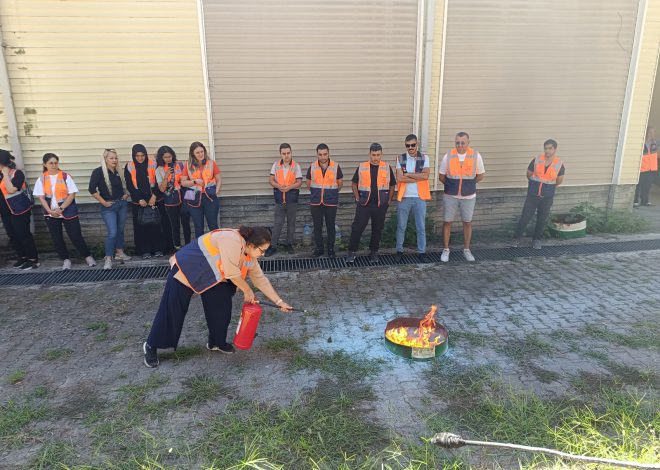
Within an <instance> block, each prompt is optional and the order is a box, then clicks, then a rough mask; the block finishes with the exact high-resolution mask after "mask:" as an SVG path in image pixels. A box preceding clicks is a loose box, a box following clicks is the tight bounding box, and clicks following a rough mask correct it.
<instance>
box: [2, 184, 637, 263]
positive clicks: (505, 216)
mask: <svg viewBox="0 0 660 470" xmlns="http://www.w3.org/2000/svg"><path fill="white" fill-rule="evenodd" d="M526 191H527V190H526V189H523V188H515V189H511V188H509V189H482V190H479V193H478V195H477V204H476V208H475V214H474V219H473V226H474V228H475V229H477V230H487V229H496V228H500V227H502V226H503V225H506V224H511V222H513V221H514V220H515V219H516V218H517V217H519V216H520V212H521V210H522V206H523V202H524V200H525V196H526ZM634 194H635V185H619V186H615V185H594V186H564V187H561V188H560V189H559V190H558V191H557V195H556V196H555V203H554V206H553V208H552V211H553V213H560V212H568V211H569V210H570V209H571V208H573V207H575V206H577V205H578V204H580V203H582V202H589V203H591V204H593V205H594V206H596V207H607V206H608V205H609V206H610V207H612V208H615V209H626V210H632V200H633V196H634ZM308 202H309V195H301V201H300V203H301V207H300V209H299V211H298V218H297V232H296V239H297V240H298V241H300V240H301V239H302V232H303V227H304V226H305V224H310V225H312V217H311V214H310V212H309V209H308V207H306V206H305V205H306V204H307V203H308ZM79 208H80V221H81V224H82V228H83V234H84V235H85V239H86V240H87V243H88V244H89V245H90V247H93V246H97V245H102V244H103V241H104V239H105V225H104V224H103V220H102V219H101V215H100V212H99V205H98V204H80V205H79ZM273 208H274V202H273V198H272V196H228V197H222V198H221V199H220V226H221V227H237V226H239V225H241V224H244V225H266V226H272V223H273ZM395 213H396V202H395V203H394V204H393V207H391V208H390V210H389V211H388V219H389V218H390V217H392V216H393V215H394V214H395ZM354 214H355V202H354V201H353V198H352V195H351V194H342V195H341V197H340V206H339V210H338V212H337V224H338V225H339V227H340V229H341V231H342V234H343V236H344V237H348V235H349V234H350V230H351V223H352V221H353V217H354ZM427 214H428V216H429V217H430V218H431V219H433V220H434V222H435V227H436V231H437V230H439V229H440V227H441V223H442V192H434V193H433V200H432V201H430V202H429V205H428V209H427ZM34 224H35V231H34V233H35V238H36V240H37V245H38V247H39V250H40V251H44V252H45V251H52V250H53V246H52V242H51V240H50V236H49V234H48V230H47V228H46V224H45V223H44V220H43V217H42V216H41V209H40V208H35V209H34ZM453 228H454V230H460V224H458V223H456V224H454V227H453ZM284 232H286V229H284V230H283V233H284ZM366 234H368V229H367V231H366V232H365V235H366ZM65 239H66V236H65ZM125 239H126V245H127V247H132V246H133V224H132V219H131V214H130V210H129V215H128V220H127V223H126V232H125ZM7 242H8V240H7V236H6V234H5V232H4V231H2V232H0V248H3V247H5V248H6V246H7ZM68 246H71V245H70V244H68Z"/></svg>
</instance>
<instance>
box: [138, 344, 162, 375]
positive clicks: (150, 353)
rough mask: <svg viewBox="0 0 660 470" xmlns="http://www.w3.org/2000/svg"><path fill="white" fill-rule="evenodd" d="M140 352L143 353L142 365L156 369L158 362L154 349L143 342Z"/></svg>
mask: <svg viewBox="0 0 660 470" xmlns="http://www.w3.org/2000/svg"><path fill="white" fill-rule="evenodd" d="M142 351H144V365H145V366H147V367H149V368H150V369H153V368H154V367H158V364H160V362H159V361H158V352H157V351H156V348H152V347H151V346H149V345H148V344H147V342H146V341H145V342H144V344H143V345H142Z"/></svg>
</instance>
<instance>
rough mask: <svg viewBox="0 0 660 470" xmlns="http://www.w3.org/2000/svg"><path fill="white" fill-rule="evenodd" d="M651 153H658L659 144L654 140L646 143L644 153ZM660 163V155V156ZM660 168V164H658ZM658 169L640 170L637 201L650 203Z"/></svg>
mask: <svg viewBox="0 0 660 470" xmlns="http://www.w3.org/2000/svg"><path fill="white" fill-rule="evenodd" d="M649 153H658V144H657V143H656V142H655V141H653V142H651V144H650V145H649V144H646V143H645V144H644V155H647V154H649ZM658 161H659V163H660V157H658ZM658 168H659V169H660V166H658ZM657 175H658V171H640V172H639V181H638V183H637V186H635V199H634V202H635V203H641V205H642V206H646V205H648V203H649V194H650V193H651V186H653V180H655V179H656V177H657Z"/></svg>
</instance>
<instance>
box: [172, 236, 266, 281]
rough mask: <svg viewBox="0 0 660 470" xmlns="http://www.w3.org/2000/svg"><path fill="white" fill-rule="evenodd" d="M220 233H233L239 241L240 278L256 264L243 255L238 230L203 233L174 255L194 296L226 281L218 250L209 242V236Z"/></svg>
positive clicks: (243, 243)
mask: <svg viewBox="0 0 660 470" xmlns="http://www.w3.org/2000/svg"><path fill="white" fill-rule="evenodd" d="M220 231H226V232H234V233H235V234H236V236H238V237H240V239H241V242H242V246H243V250H242V255H243V256H242V259H241V278H243V279H245V278H246V277H247V275H248V272H249V270H250V268H251V267H252V266H253V265H254V263H255V262H256V261H255V260H254V259H253V258H252V257H251V256H249V255H247V254H245V240H243V237H241V235H240V234H239V233H238V230H235V229H218V230H213V231H212V232H209V233H205V234H204V235H202V236H201V237H199V238H198V239H197V240H194V241H192V242H191V243H188V244H187V245H186V246H184V247H183V248H181V249H180V250H179V251H177V252H176V254H175V255H174V262H175V264H176V265H177V266H178V268H179V271H180V272H181V274H182V275H183V277H184V278H185V280H186V282H187V283H188V285H189V286H190V288H191V289H192V290H193V291H194V292H195V293H196V294H201V293H202V292H204V291H207V290H208V289H210V288H211V287H213V286H216V285H217V284H219V283H221V282H224V281H226V280H227V279H226V278H225V271H224V269H223V268H222V257H221V256H220V249H219V248H218V247H217V246H215V245H214V244H213V243H212V241H211V235H212V234H214V233H216V232H220Z"/></svg>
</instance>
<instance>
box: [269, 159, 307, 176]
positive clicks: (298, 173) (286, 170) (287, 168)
mask: <svg viewBox="0 0 660 470" xmlns="http://www.w3.org/2000/svg"><path fill="white" fill-rule="evenodd" d="M279 163H280V161H279V160H277V161H276V162H275V163H273V166H272V168H271V169H270V174H271V175H273V176H275V172H276V171H277V165H278V164H279ZM293 163H294V168H293V171H294V172H295V173H294V174H295V175H296V179H298V178H300V179H302V170H301V169H300V165H298V162H295V161H294V162H293ZM283 167H284V178H286V177H287V175H288V174H289V171H291V165H283Z"/></svg>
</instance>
